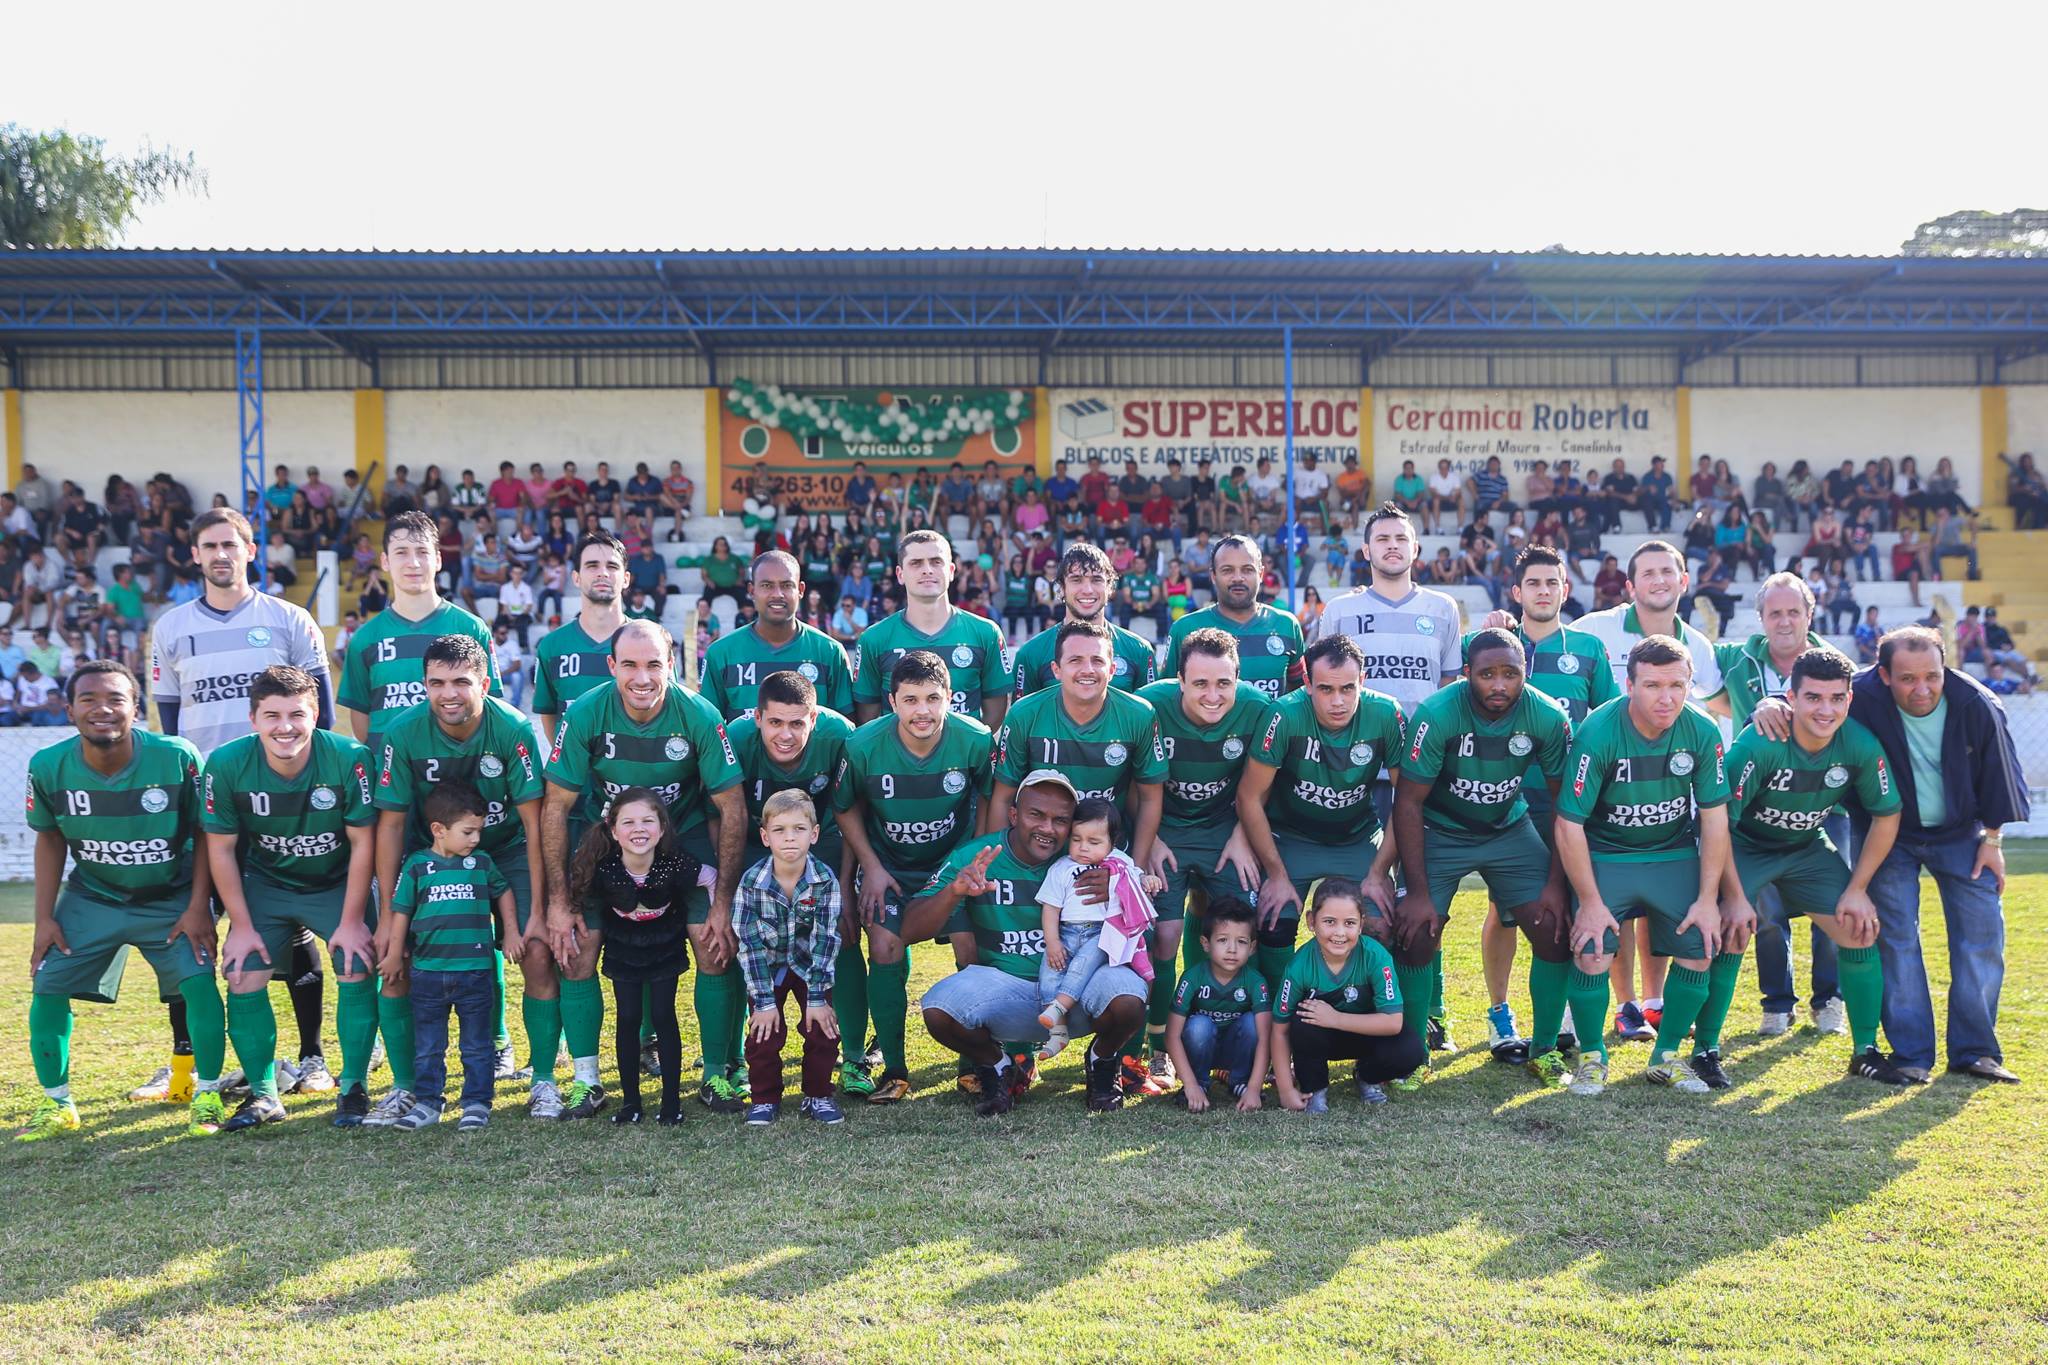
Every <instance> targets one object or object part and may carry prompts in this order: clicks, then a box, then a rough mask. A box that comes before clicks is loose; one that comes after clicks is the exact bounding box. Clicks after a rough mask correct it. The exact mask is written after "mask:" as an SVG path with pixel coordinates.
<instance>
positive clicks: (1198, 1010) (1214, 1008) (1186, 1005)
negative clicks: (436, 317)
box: [1173, 962, 1273, 1021]
mask: <svg viewBox="0 0 2048 1365" xmlns="http://www.w3.org/2000/svg"><path fill="white" fill-rule="evenodd" d="M1272 1008H1273V993H1272V991H1271V990H1269V989H1268V988H1267V986H1266V978H1265V977H1264V976H1262V975H1260V974H1259V971H1258V969H1257V968H1256V967H1253V966H1252V965H1251V964H1249V963H1247V964H1245V966H1243V967H1241V968H1239V969H1238V973H1237V975H1236V976H1234V977H1232V978H1231V979H1230V980H1228V981H1218V980H1217V979H1216V973H1215V972H1214V971H1213V970H1211V969H1210V966H1209V964H1208V963H1206V962H1197V963H1195V964H1194V965H1193V966H1191V967H1189V968H1188V969H1187V970H1186V971H1184V972H1182V973H1181V974H1180V984H1179V985H1177V986H1175V987H1174V988H1173V1012H1174V1013H1175V1014H1179V1015H1189V1014H1206V1015H1208V1016H1209V1017H1210V1018H1212V1019H1222V1020H1226V1021H1229V1020H1235V1019H1236V1018H1237V1016H1238V1015H1240V1014H1267V1013H1270V1012H1271V1011H1272Z"/></svg>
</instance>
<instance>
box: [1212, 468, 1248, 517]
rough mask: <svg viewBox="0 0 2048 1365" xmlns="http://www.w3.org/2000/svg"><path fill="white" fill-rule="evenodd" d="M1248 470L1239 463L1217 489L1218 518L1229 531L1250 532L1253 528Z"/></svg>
mask: <svg viewBox="0 0 2048 1365" xmlns="http://www.w3.org/2000/svg"><path fill="white" fill-rule="evenodd" d="M1249 472H1250V471H1248V470H1247V469H1246V468H1245V467H1244V466H1243V465H1238V466H1237V467H1236V468H1234V469H1232V470H1231V471H1230V473H1229V474H1228V475H1227V476H1225V478H1224V480H1223V482H1222V484H1221V485H1220V486H1219V487H1218V489H1217V491H1216V506H1217V509H1218V510H1217V520H1218V521H1219V522H1220V523H1221V524H1222V526H1223V529H1224V530H1225V531H1226V532H1228V531H1244V532H1247V533H1248V532H1250V531H1251V530H1252V529H1253V528H1252V490H1251V482H1250V480H1249V478H1248V477H1247V475H1248V474H1249Z"/></svg>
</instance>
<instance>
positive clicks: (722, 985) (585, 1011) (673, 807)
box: [514, 619, 747, 1118]
mask: <svg viewBox="0 0 2048 1365" xmlns="http://www.w3.org/2000/svg"><path fill="white" fill-rule="evenodd" d="M672 657H673V642H672V641H671V640H670V638H669V634H668V632H667V631H666V630H664V629H662V627H661V626H659V625H657V624H656V623H654V622H652V621H641V620H637V619H636V620H630V621H628V622H627V623H626V624H625V625H624V626H623V627H621V628H620V630H619V632H618V634H616V635H614V636H613V637H612V657H611V660H610V670H611V675H612V681H611V683H610V685H608V686H605V687H601V688H598V689H596V690H595V691H592V692H586V693H585V694H584V695H583V696H581V697H579V698H577V699H576V700H575V701H573V702H571V703H570V704H569V709H568V710H567V711H565V712H564V713H563V714H562V720H561V724H560V725H559V727H558V728H557V729H556V732H555V748H554V754H553V755H552V756H551V757H550V758H549V759H548V765H547V805H546V810H545V812H544V814H543V815H542V817H541V841H542V844H543V846H544V847H545V849H546V851H547V853H546V859H545V863H546V867H547V876H548V882H547V924H546V929H545V931H544V932H542V931H541V930H539V929H535V930H534V931H532V932H529V931H528V930H527V928H526V925H525V923H524V918H523V915H524V912H523V911H522V921H521V926H520V933H521V934H522V935H524V936H525V937H526V939H527V942H528V948H527V958H526V960H527V963H528V967H527V971H528V976H527V981H528V986H529V989H528V992H527V1008H528V1010H529V1013H528V1015H527V1021H526V1030H527V1037H528V1039H529V1040H530V1044H531V1046H532V1048H533V1055H534V1057H535V1058H536V1059H537V1060H536V1064H535V1067H534V1089H533V1100H532V1105H531V1112H532V1113H533V1114H534V1115H535V1116H536V1117H540V1118H548V1117H555V1116H557V1115H559V1116H562V1117H570V1118H575V1117H581V1116H583V1114H584V1113H586V1112H587V1113H595V1112H596V1109H595V1108H592V1107H591V1106H592V1104H593V1102H594V1103H596V1104H599V1105H601V1104H602V1102H603V1091H602V1088H601V1087H600V1086H599V1084H598V1071H597V1049H598V1038H599V1035H600V1033H601V1032H602V1029H603V1026H604V996H603V994H602V992H601V990H600V988H599V985H598V981H597V976H596V972H597V957H598V941H599V935H600V930H601V926H600V923H599V921H598V920H597V918H596V917H595V916H594V915H590V914H588V913H587V912H586V910H585V908H584V907H582V906H578V905H575V904H574V903H572V902H571V900H570V898H569V876H568V870H569V820H570V818H571V816H572V815H573V814H580V816H581V818H582V819H583V820H584V821H585V822H586V823H590V822H594V821H596V820H598V819H599V818H601V817H602V815H603V813H604V810H605V808H606V806H607V805H608V804H609V802H610V801H611V799H612V798H613V797H614V796H616V795H618V793H620V792H622V791H624V790H626V788H628V787H647V788H650V789H651V790H653V791H656V792H659V793H660V794H661V798H662V800H663V802H664V803H665V804H666V805H667V807H668V813H669V823H670V824H671V825H672V826H673V828H674V829H675V832H676V837H677V841H678V843H680V844H681V846H682V848H683V850H684V851H685V852H687V853H688V854H689V855H690V856H691V857H693V858H695V859H696V860H697V861H698V862H699V863H701V864H703V865H704V866H706V867H713V868H716V869H717V879H716V884H715V885H714V886H713V887H712V888H711V890H710V891H709V892H708V893H707V892H706V891H705V889H704V888H703V887H701V886H699V887H693V888H692V889H691V891H690V894H689V898H688V911H687V922H688V926H689V935H690V947H691V949H692V950H693V953H694V955H695V960H696V973H695V975H696V983H695V999H696V1010H697V1027H698V1032H699V1036H700V1038H701V1040H702V1047H703V1051H704V1087H703V1090H702V1092H701V1093H700V1095H699V1098H700V1099H702V1100H703V1102H704V1103H705V1104H706V1105H708V1106H710V1107H711V1108H712V1109H714V1110H716V1111H717V1112H719V1113H738V1112H739V1111H740V1110H741V1109H743V1108H745V1099H744V1093H745V1092H744V1089H743V1087H742V1086H741V1084H740V1081H739V1077H742V1076H744V1075H745V1067H744V1065H743V1064H742V1063H741V1061H740V1058H739V1054H738V1051H737V1048H738V1043H739V1035H740V1025H741V1021H742V1019H743V1018H744V1017H745V1010H744V1008H743V1004H744V1001H743V999H742V987H741V983H740V979H739V973H738V972H737V971H736V970H735V969H734V963H733V952H734V950H735V949H736V948H737V947H738V940H737V939H736V938H735V937H734V935H733V930H732V898H733V891H734V888H735V887H737V886H738V884H739V875H740V873H741V872H742V871H744V870H745V869H744V867H743V866H742V861H743V857H744V850H745V848H746V839H747V830H746V818H747V808H746V802H745V800H744V799H743V798H742V796H741V795H740V792H739V785H740V771H739V764H738V763H737V762H736V761H735V758H734V755H733V751H732V745H731V743H730V742H729V740H728V739H727V737H726V733H725V727H724V726H723V725H722V724H720V723H719V719H718V713H717V712H716V711H715V710H713V709H712V706H711V703H710V702H708V701H705V700H704V699H703V698H702V697H700V696H698V695H697V694H696V693H694V692H689V691H686V690H684V688H683V687H682V686H681V685H680V684H678V683H677V682H676V681H675V674H674V671H673V666H672ZM714 841H715V842H714ZM514 889H515V890H516V889H517V888H516V887H515V888H514ZM557 977H559V979H560V982H561V987H560V991H559V1004H557V1002H556V1000H555V999H554V998H552V997H554V996H555V995H556V992H553V991H548V990H545V989H543V990H542V993H541V994H539V995H536V994H535V993H534V990H533V985H534V983H535V982H536V980H538V981H541V982H544V983H546V984H547V985H553V983H554V982H555V980H556V979H557ZM551 1006H554V1008H553V1009H551V1008H550V1007H551ZM558 1038H559V1039H563V1040H565V1041H567V1043H568V1045H569V1056H570V1061H571V1065H572V1066H573V1067H574V1072H573V1079H572V1080H571V1082H570V1087H569V1094H568V1096H567V1100H566V1103H565V1101H564V1099H563V1097H562V1096H561V1095H560V1094H559V1093H553V1092H554V1085H553V1083H552V1080H551V1078H552V1075H553V1071H554V1059H555V1047H556V1040H557V1039H558ZM544 1073H545V1075H544ZM544 1079H547V1084H546V1085H545V1088H543V1084H542V1082H543V1080H544ZM593 1096H594V1097H595V1100H594V1101H593Z"/></svg>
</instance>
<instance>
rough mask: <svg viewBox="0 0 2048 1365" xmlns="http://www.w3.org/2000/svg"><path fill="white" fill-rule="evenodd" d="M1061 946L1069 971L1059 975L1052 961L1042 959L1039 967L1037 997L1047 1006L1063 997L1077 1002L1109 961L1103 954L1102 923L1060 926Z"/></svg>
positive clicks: (1097, 921)
mask: <svg viewBox="0 0 2048 1365" xmlns="http://www.w3.org/2000/svg"><path fill="white" fill-rule="evenodd" d="M1060 946H1061V947H1062V948H1065V949H1066V950H1067V969H1066V970H1065V971H1063V972H1056V971H1054V970H1053V969H1052V960H1051V959H1050V958H1041V959H1040V960H1039V964H1038V994H1039V997H1040V999H1041V1000H1043V1001H1044V1002H1045V1003H1046V1004H1050V1003H1052V998H1053V997H1054V996H1056V995H1064V996H1067V997H1068V998H1070V999H1072V1000H1075V1001H1078V1000H1080V998H1081V997H1082V996H1083V995H1085V994H1086V993H1087V991H1088V983H1089V982H1090V981H1091V980H1093V979H1094V977H1095V973H1097V972H1098V971H1101V970H1102V967H1103V964H1104V963H1106V962H1108V961H1109V954H1107V953H1105V952H1103V951H1102V921H1101V920H1099V919H1095V920H1083V921H1081V922H1080V923H1078V924H1068V923H1067V922H1066V921H1064V920H1062V921H1061V922H1060Z"/></svg>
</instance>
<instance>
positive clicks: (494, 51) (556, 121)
mask: <svg viewBox="0 0 2048 1365" xmlns="http://www.w3.org/2000/svg"><path fill="white" fill-rule="evenodd" d="M201 8H202V9H204V10H206V12H207V14H208V17H207V18H205V19H200V18H197V17H196V16H197V15H198V14H199V13H200V12H201V11H200V10H195V9H194V8H193V7H190V6H182V5H178V6H166V5H161V4H152V5H149V6H146V7H144V6H133V7H131V6H129V5H128V4H127V3H126V0H122V3H118V4H113V5H102V6H93V7H89V8H88V9H85V10H76V9H72V8H70V7H68V6H63V5H49V4H45V5H30V6H24V7H22V8H21V9H20V10H18V11H16V12H14V13H13V14H11V15H10V17H9V19H8V23H7V46H8V48H9V50H10V52H11V53H12V54H14V55H13V56H12V57H10V59H9V61H8V62H7V76H6V92H5V97H4V100H0V120H13V121H17V122H21V123H24V124H27V125H29V126H31V127H53V126H59V125H62V126H68V127H70V128H71V129H73V130H75V131H79V132H89V133H94V134H98V135H100V136H103V137H105V138H107V139H108V141H109V142H110V144H112V145H113V146H114V147H116V148H122V149H128V148H133V147H136V146H139V145H140V144H141V143H143V142H144V141H154V142H156V143H158V144H160V145H170V146H174V147H177V148H180V149H189V150H193V151H196V152H197V153H198V154H199V158H200V161H201V163H202V165H204V166H205V168H206V169H207V171H208V172H209V175H210V177H211V191H210V193H209V195H208V196H207V197H206V198H204V199H188V200H184V201H179V202H173V203H169V204H165V205H160V206H158V207H156V208H154V209H151V210H149V211H148V212H147V214H146V216H145V217H144V219H143V221H142V223H141V224H140V226H139V227H138V228H137V229H136V230H135V231H134V232H133V233H132V234H131V236H130V238H129V241H130V244H131V245H136V246H186V247H207V246H219V247H381V248H447V249H485V248H491V249H505V248H603V247H614V248H616V247H674V248H688V247H850V246H1037V245H1041V244H1049V245H1052V246H1096V247H1106V246H1116V247H1170V246H1180V247H1325V248H1329V247H1337V248H1385V249H1430V248H1440V249H1502V250H1532V249H1535V248H1539V247H1542V246H1545V245H1548V244H1550V243H1553V242H1562V243H1564V244H1565V245H1566V246H1569V247H1571V248H1574V249H1577V250H1582V251H1595V250H1613V251H1666V252H1670V251H1701V252H1818V253H1872V254H1888V253H1891V252H1893V251H1896V250H1897V248H1898V244H1899V243H1900V242H1901V241H1903V240H1904V239H1905V238H1906V237H1907V236H1908V235H1910V233H1911V231H1912V229H1913V227H1914V225H1915V224H1917V223H1919V222H1921V221H1922V220H1924V219H1926V218H1930V217H1934V216H1936V215H1938V214H1941V213H1944V212H1947V211H1949V210H1952V209H1958V208H1965V207H1968V208H1991V209H2008V208H2013V207H2019V206H2023V205H2024V206H2032V207H2042V206H2048V184H2044V183H2043V179H2042V175H2041V172H2042V170H2043V168H2044V167H2048V157H2044V156H2043V155H2042V153H2041V150H2040V145H2039V141H2038V130H2039V126H2040V125H2039V118H2038V104H2037V103H2036V102H2035V101H2037V99H2038V92H2039V81H2038V67H2037V65H2036V63H2037V60H2038V56H2039V54H2040V52H2041V51H2042V40H2043V38H2044V37H2048V17H2044V12H2043V11H2042V10H2040V9H2038V8H2036V7H2035V6H2031V5H2017V6H2008V7H2004V8H2001V9H1996V10H1982V9H1979V10H1977V11H1974V12H1973V17H1972V18H1971V19H1969V20H1966V21H1961V22H1953V23H1952V22H1949V21H1948V19H1947V17H1946V13H1945V12H1944V11H1943V10H1942V8H1941V7H1939V6H1928V5H1926V4H1925V3H1918V4H1915V5H1912V6H1910V7H1908V8H1902V9H1900V10H1899V11H1898V12H1897V13H1888V12H1887V9H1888V6H1884V5H1878V4H1866V5H1856V6H1841V7H1836V6H1822V5H1819V4H1814V5H1806V4H1799V3H1785V0H1778V2H1777V3H1774V4H1771V5H1767V6H1759V7H1755V8H1747V7H1745V6H1742V5H1737V4H1719V5H1713V6H1704V7H1703V6H1675V5H1674V6H1666V5H1644V4H1633V5H1623V6H1612V7H1608V6H1597V7H1596V6H1592V5H1583V6H1581V5H1530V4H1526V3H1524V4H1515V5H1507V6H1500V7H1493V6H1490V5H1480V4H1463V3H1460V4H1440V3H1429V4H1408V5H1400V6H1387V7H1384V8H1371V9H1368V8H1367V7H1365V6H1353V5H1343V6H1337V5H1332V6H1328V7H1324V6H1305V5H1288V4H1279V3H1274V2H1273V0H1265V3H1261V4H1247V3H1244V2H1243V0H1234V3H1227V4H1214V3H1208V2H1207V0H1190V2H1189V3H1184V4H1179V5H1172V6H1151V5H1139V4H1122V3H1115V2H1114V0H1094V3H1090V4H1084V5H1066V4H1040V5H1007V6H999V7H997V6H975V5H961V4H947V5H935V6H894V7H892V6H888V5H881V4H877V5H830V6H816V7H813V6H806V5H762V4H731V5H727V6H724V7H723V8H722V10H721V11H720V12H718V13H715V14H713V13H710V12H709V7H703V6H679V5H668V6H661V7H657V8H650V9H647V10H644V11H643V10H637V9H635V10H628V9H626V8H625V7H609V6H602V5H574V4H560V3H557V4H554V5H550V6H548V7H546V8H545V9H535V10H533V11H531V12H530V13H527V12H525V11H523V10H522V9H521V8H520V7H518V6H514V5H506V6H490V7H486V6H481V5H461V6H455V5H440V4H434V3H431V2H429V3H420V2H419V0H413V3H410V4H407V5H403V6H385V5H381V4H356V5H344V6H335V5H316V6H278V5H267V6H262V7H248V8H246V9H243V7H241V6H236V5H227V4H223V5H220V6H214V7H201ZM700 8H701V9H704V10H705V11H706V17H699V18H693V19H682V18H677V17H675V16H676V15H677V14H679V13H681V12H683V11H685V10H686V9H700ZM238 10H239V11H241V12H240V13H237V12H236V11H238ZM457 10H460V11H462V14H463V17H453V13H454V11H457ZM998 13H999V14H1001V15H1006V16H1030V17H1029V18H1028V19H1024V20H1023V21H1022V22H1014V23H1006V22H1004V21H1003V20H1002V19H1001V18H998V17H996V16H997V14H998ZM1975 15H1986V16H1989V15H1995V16H1996V18H1995V19H1983V18H1977V17H1974V16H1975ZM1565 16H1570V17H1569V18H1567V17H1565ZM31 54H51V55H52V59H51V60H42V61H39V60H34V59H33V58H32V56H31ZM60 54H61V55H62V57H63V60H57V59H55V57H56V56H57V55H60ZM24 57H30V59H28V60H24V59H23V58H24Z"/></svg>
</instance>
